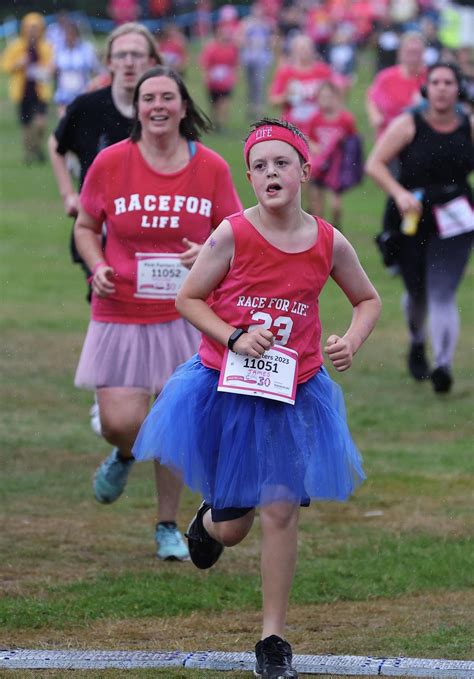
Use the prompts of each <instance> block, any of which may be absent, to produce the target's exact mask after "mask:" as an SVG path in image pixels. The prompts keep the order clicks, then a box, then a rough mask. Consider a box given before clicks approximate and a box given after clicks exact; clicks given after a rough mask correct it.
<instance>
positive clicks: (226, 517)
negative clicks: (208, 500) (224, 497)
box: [211, 507, 255, 523]
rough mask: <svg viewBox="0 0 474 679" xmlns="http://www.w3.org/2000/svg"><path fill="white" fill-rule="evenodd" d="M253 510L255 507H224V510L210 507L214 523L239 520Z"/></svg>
mask: <svg viewBox="0 0 474 679" xmlns="http://www.w3.org/2000/svg"><path fill="white" fill-rule="evenodd" d="M252 509H255V507H224V509H214V508H213V507H211V517H212V520H213V521H214V523H220V522H221V521H233V520H234V519H240V518H241V517H242V516H245V515H246V514H248V513H249V512H251V511H252Z"/></svg>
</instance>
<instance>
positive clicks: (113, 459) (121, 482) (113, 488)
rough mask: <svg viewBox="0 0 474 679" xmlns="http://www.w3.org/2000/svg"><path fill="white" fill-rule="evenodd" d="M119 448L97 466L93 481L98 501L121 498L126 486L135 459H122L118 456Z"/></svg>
mask: <svg viewBox="0 0 474 679" xmlns="http://www.w3.org/2000/svg"><path fill="white" fill-rule="evenodd" d="M118 452H119V451H118V448H114V449H113V450H112V452H111V453H110V455H109V456H108V457H106V458H105V460H104V461H103V462H102V464H101V465H100V466H99V467H97V470H96V473H95V475H94V480H93V482H92V488H93V490H94V496H95V499H96V500H97V502H101V503H102V504H110V503H111V502H115V500H116V499H117V498H119V497H120V496H121V495H122V493H123V491H124V488H125V486H126V485H127V478H128V475H129V473H130V470H131V468H132V466H133V463H134V462H135V460H134V459H133V458H130V460H122V459H121V458H120V457H119V456H118Z"/></svg>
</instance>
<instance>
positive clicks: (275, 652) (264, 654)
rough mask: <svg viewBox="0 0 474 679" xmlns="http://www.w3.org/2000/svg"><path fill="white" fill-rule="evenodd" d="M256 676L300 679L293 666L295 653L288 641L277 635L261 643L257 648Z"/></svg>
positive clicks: (267, 678) (273, 678)
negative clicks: (292, 661)
mask: <svg viewBox="0 0 474 679" xmlns="http://www.w3.org/2000/svg"><path fill="white" fill-rule="evenodd" d="M255 655H256V657H257V662H256V663H255V670H254V674H255V676H256V677H262V679H298V672H297V671H296V670H295V669H294V668H293V667H292V666H291V660H292V658H293V653H292V652H291V646H290V644H289V643H288V642H287V641H284V640H283V639H280V637H277V636H276V634H272V635H271V636H270V637H267V638H266V639H263V640H262V641H259V642H258V644H257V645H256V646H255Z"/></svg>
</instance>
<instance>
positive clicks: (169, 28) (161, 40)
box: [157, 24, 188, 76]
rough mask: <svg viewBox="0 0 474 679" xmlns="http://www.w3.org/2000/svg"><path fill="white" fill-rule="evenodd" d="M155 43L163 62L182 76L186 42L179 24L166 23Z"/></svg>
mask: <svg viewBox="0 0 474 679" xmlns="http://www.w3.org/2000/svg"><path fill="white" fill-rule="evenodd" d="M157 43H158V50H159V52H160V54H161V57H162V59H163V61H164V62H165V64H166V65H167V66H171V68H173V69H174V70H175V71H178V73H179V74H180V75H181V76H184V75H185V72H186V66H187V64H188V43H187V40H186V36H185V34H184V33H183V31H182V30H181V29H180V28H179V26H176V24H167V25H166V26H165V27H164V28H163V30H162V31H161V33H159V34H158V37H157Z"/></svg>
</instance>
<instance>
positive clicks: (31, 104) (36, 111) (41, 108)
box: [18, 97, 48, 126]
mask: <svg viewBox="0 0 474 679" xmlns="http://www.w3.org/2000/svg"><path fill="white" fill-rule="evenodd" d="M47 110H48V105H47V104H45V103H44V101H40V100H39V99H38V98H37V97H27V98H26V99H23V101H22V102H20V104H19V105H18V118H19V120H20V125H23V126H26V125H29V124H30V123H31V121H32V120H33V118H34V117H35V116H39V115H42V116H44V115H45V114H46V112H47Z"/></svg>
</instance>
